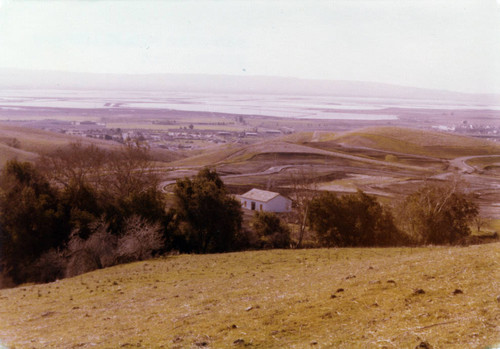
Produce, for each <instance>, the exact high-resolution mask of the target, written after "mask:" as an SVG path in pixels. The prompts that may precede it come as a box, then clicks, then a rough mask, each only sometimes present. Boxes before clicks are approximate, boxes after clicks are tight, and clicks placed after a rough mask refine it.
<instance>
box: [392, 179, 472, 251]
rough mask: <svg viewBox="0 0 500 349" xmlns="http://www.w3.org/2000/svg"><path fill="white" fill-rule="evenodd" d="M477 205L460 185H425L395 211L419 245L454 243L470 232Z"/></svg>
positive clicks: (400, 222)
mask: <svg viewBox="0 0 500 349" xmlns="http://www.w3.org/2000/svg"><path fill="white" fill-rule="evenodd" d="M477 214H478V209H477V205H476V204H475V203H474V202H473V198H472V196H471V195H470V194H466V193H465V191H464V184H463V183H462V182H459V181H453V182H448V183H440V184H425V185H423V186H422V187H421V188H419V189H418V190H417V191H416V192H414V193H412V194H410V195H408V196H407V197H406V199H405V200H404V202H403V203H402V205H401V206H400V209H399V210H398V219H399V224H400V225H401V227H402V228H403V229H405V230H406V231H408V232H409V233H410V234H411V236H412V237H413V239H414V240H415V241H416V242H418V243H422V244H455V243H459V242H460V241H463V239H464V238H465V237H467V236H469V235H470V233H471V230H470V228H469V224H472V222H473V220H474V218H475V217H476V216H477Z"/></svg>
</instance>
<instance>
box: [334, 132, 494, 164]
mask: <svg viewBox="0 0 500 349" xmlns="http://www.w3.org/2000/svg"><path fill="white" fill-rule="evenodd" d="M333 140H334V141H335V142H337V143H345V144H348V145H353V146H363V147H369V148H374V149H381V150H386V151H394V152H400V153H405V154H415V155H426V156H432V157H441V158H455V157H459V156H466V155H486V154H499V153H500V146H499V145H498V144H497V143H495V142H491V141H486V140H481V139H477V138H473V137H466V136H461V135H454V134H450V133H445V132H436V131H429V130H417V129H409V128H402V127H370V128H365V129H360V130H356V131H352V132H347V133H344V134H339V135H337V136H335V137H333Z"/></svg>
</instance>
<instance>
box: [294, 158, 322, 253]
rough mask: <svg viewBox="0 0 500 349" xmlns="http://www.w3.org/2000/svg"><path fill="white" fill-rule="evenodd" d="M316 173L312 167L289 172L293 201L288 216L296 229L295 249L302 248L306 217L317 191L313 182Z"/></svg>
mask: <svg viewBox="0 0 500 349" xmlns="http://www.w3.org/2000/svg"><path fill="white" fill-rule="evenodd" d="M315 179H316V173H315V171H314V168H313V167H312V166H310V167H307V168H305V167H298V168H297V169H295V170H294V171H293V172H290V185H291V189H292V191H291V193H290V198H291V199H292V201H293V208H292V212H291V214H290V215H289V217H290V220H291V221H292V223H294V224H295V226H296V227H298V232H297V245H296V247H297V248H300V247H302V242H303V240H304V236H305V233H306V231H307V217H308V215H309V208H310V203H311V200H312V198H313V197H314V196H315V193H316V190H317V183H316V181H315Z"/></svg>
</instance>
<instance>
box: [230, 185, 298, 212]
mask: <svg viewBox="0 0 500 349" xmlns="http://www.w3.org/2000/svg"><path fill="white" fill-rule="evenodd" d="M240 201H241V206H242V207H243V208H245V209H247V210H252V211H254V210H256V211H267V212H290V211H291V210H292V200H290V199H289V198H287V197H284V196H283V195H280V194H279V193H274V192H272V191H267V190H260V189H252V190H250V191H249V192H246V193H245V194H243V195H241V196H240Z"/></svg>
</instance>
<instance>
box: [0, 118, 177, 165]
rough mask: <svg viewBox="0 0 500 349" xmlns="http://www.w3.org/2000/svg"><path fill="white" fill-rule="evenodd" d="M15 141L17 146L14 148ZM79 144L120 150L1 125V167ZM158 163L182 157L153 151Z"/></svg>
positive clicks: (104, 143) (95, 141)
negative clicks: (9, 161)
mask: <svg viewBox="0 0 500 349" xmlns="http://www.w3.org/2000/svg"><path fill="white" fill-rule="evenodd" d="M13 140H16V143H17V145H16V146H13V144H12V143H13ZM75 142H79V143H82V144H84V145H90V144H95V145H97V146H98V147H101V148H105V149H119V148H120V144H118V143H113V142H108V141H103V140H99V139H94V138H83V137H75V136H69V135H65V134H61V133H56V132H48V131H43V130H38V129H33V128H27V127H19V126H12V125H7V124H0V167H1V166H2V165H3V164H4V163H5V162H6V161H7V160H10V159H17V160H21V161H32V160H34V159H36V157H37V156H38V154H41V153H44V152H50V151H53V150H55V149H56V148H58V147H63V146H65V145H68V144H70V143H75ZM151 155H152V156H153V158H154V159H155V160H156V161H159V162H167V161H172V160H177V159H180V158H181V157H182V155H180V154H177V153H174V152H171V151H168V150H163V149H162V150H152V151H151Z"/></svg>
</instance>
